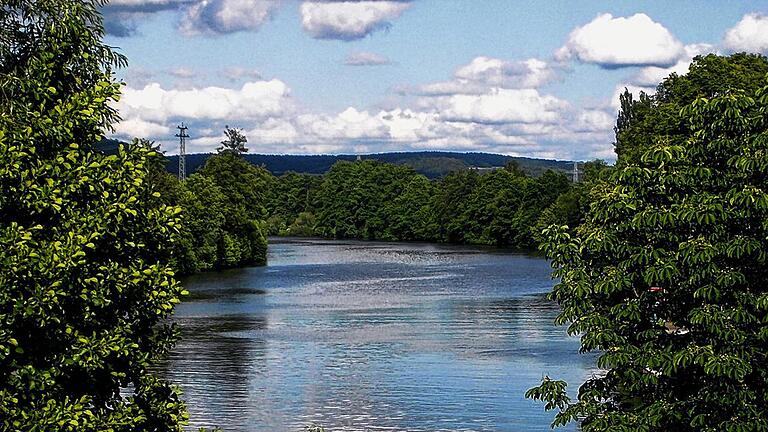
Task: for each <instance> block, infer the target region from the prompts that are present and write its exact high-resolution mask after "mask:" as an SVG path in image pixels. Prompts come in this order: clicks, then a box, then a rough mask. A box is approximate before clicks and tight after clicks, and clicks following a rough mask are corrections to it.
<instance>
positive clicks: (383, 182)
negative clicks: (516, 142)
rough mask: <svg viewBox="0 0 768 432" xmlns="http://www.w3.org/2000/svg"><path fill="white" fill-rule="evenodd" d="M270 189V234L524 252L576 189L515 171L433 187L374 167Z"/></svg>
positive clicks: (555, 178)
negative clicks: (542, 221)
mask: <svg viewBox="0 0 768 432" xmlns="http://www.w3.org/2000/svg"><path fill="white" fill-rule="evenodd" d="M272 185H273V186H272V189H271V192H270V199H269V203H270V204H269V205H268V209H267V212H268V213H269V217H268V226H269V232H270V233H272V234H281V235H297V229H299V228H298V227H301V228H300V232H301V235H307V234H311V233H314V234H315V235H319V236H322V237H329V238H356V239H365V240H387V241H435V242H452V243H473V244H489V245H507V246H515V247H521V248H527V247H532V246H533V245H534V238H533V231H532V229H531V228H532V227H533V226H535V225H536V223H537V221H538V219H539V218H540V217H541V216H542V214H543V213H544V210H545V209H547V208H548V207H550V206H551V205H552V204H553V203H554V202H555V200H556V199H557V197H558V196H559V195H560V194H562V193H565V192H567V191H568V190H570V188H571V184H570V181H569V179H568V178H567V177H566V176H565V175H563V174H561V173H555V172H554V171H546V172H544V174H543V175H541V176H540V177H530V176H528V175H526V174H525V173H524V172H523V171H521V170H520V169H518V168H517V167H516V166H515V165H514V164H512V165H509V166H508V168H506V169H499V170H492V171H489V172H486V173H482V174H481V173H479V172H478V171H475V170H463V171H458V172H456V173H452V174H450V175H448V176H446V177H445V178H444V179H442V180H429V179H428V178H426V177H425V176H423V175H420V174H417V173H416V172H415V171H414V170H413V169H412V168H409V167H406V166H402V165H393V164H387V163H381V162H377V161H373V160H365V161H359V162H346V161H342V162H338V163H336V164H335V165H334V166H333V167H332V168H331V170H330V171H328V172H327V173H326V174H325V175H323V176H313V175H307V174H295V173H290V174H285V175H283V176H281V177H278V178H276V179H275V181H274V182H273V183H272ZM299 215H301V220H300V221H299V220H298V218H299ZM294 221H296V223H294ZM310 221H313V222H314V226H308V225H307V224H308V223H309V222H310Z"/></svg>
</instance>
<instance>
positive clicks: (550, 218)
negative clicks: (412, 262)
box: [154, 128, 606, 273]
mask: <svg viewBox="0 0 768 432" xmlns="http://www.w3.org/2000/svg"><path fill="white" fill-rule="evenodd" d="M225 135H226V137H227V138H226V139H225V140H224V141H222V148H221V149H220V151H219V154H216V155H212V156H210V157H208V158H206V161H205V163H204V164H203V165H202V166H201V167H200V168H199V169H198V170H197V171H196V172H194V173H193V174H192V175H190V176H189V178H188V179H187V180H186V181H184V182H180V181H178V180H177V178H176V177H175V176H174V175H172V174H169V173H167V172H165V170H164V169H163V167H162V165H157V166H156V167H155V168H154V179H155V180H154V181H155V182H157V183H158V189H159V190H163V191H165V192H164V193H163V195H162V198H160V199H161V200H163V202H164V203H165V204H169V205H178V206H180V207H181V208H183V209H184V212H183V217H184V218H185V219H186V221H187V223H186V224H185V225H184V228H183V229H182V235H181V238H182V240H181V241H180V242H178V244H177V246H176V254H175V256H176V263H177V268H178V270H179V271H180V272H181V273H194V272H198V271H204V270H210V269H220V268H227V267H238V266H244V265H260V264H264V263H265V262H266V237H265V236H266V235H281V236H319V237H325V238H339V239H362V240H384V241H428V242H447V243H461V244H483V245H495V246H508V247H515V248H527V249H532V248H535V246H536V240H537V238H536V232H538V231H540V229H541V227H542V226H546V225H548V224H551V223H557V224H565V223H570V224H571V226H575V224H577V223H578V222H579V221H580V219H581V217H582V216H581V215H582V214H583V212H584V209H585V206H586V204H585V195H584V190H585V187H584V183H580V184H577V185H574V184H573V183H572V182H571V180H570V178H569V176H568V175H566V174H564V173H563V172H559V171H553V170H546V171H544V172H543V173H542V174H541V175H540V176H537V177H534V176H531V175H529V174H527V173H526V172H525V171H523V170H522V169H521V168H520V166H519V165H518V164H517V162H516V161H509V162H508V163H507V165H506V166H505V167H504V168H501V169H494V170H487V171H478V170H471V169H463V170H460V171H456V172H453V173H450V174H448V175H447V176H445V177H443V178H441V179H429V178H428V177H427V176H425V175H422V174H419V173H417V172H416V171H415V170H414V169H413V168H411V167H409V166H405V165H398V164H391V163H385V162H380V161H377V160H359V161H345V160H342V161H338V162H336V163H335V164H334V165H333V166H332V167H331V168H330V170H329V171H328V172H327V173H325V174H323V175H313V174H306V173H301V174H300V173H295V172H288V173H285V174H283V175H280V176H274V175H273V174H271V173H270V172H269V171H268V170H267V169H266V168H264V167H260V166H256V165H254V164H252V163H250V162H249V161H248V160H247V159H246V158H245V154H244V153H245V152H246V151H247V149H246V148H245V146H244V143H245V142H246V141H247V138H246V137H245V136H244V135H242V133H241V132H239V131H238V130H237V129H230V128H227V129H226V130H225ZM235 142H237V144H235ZM235 146H239V147H238V148H237V149H235V148H234V147H235ZM604 168H606V165H605V163H603V162H601V161H595V162H589V163H587V164H585V165H584V171H585V174H586V182H589V181H590V179H592V178H594V177H595V173H597V172H599V171H601V170H603V169H604Z"/></svg>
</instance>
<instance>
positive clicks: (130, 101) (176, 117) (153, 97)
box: [116, 80, 293, 139]
mask: <svg viewBox="0 0 768 432" xmlns="http://www.w3.org/2000/svg"><path fill="white" fill-rule="evenodd" d="M116 108H117V109H118V111H119V112H120V114H121V116H122V118H123V121H122V122H121V123H119V124H118V126H117V132H118V135H120V136H122V137H124V138H132V137H134V136H138V137H142V138H152V139H161V138H162V137H161V136H159V135H162V134H165V131H166V130H167V128H168V127H169V126H172V125H173V124H175V123H176V122H177V121H181V120H184V121H190V120H191V121H201V122H211V121H213V122H216V121H221V122H227V121H234V122H237V121H261V120H264V119H268V118H270V117H280V116H283V115H286V113H290V112H292V110H293V102H292V100H291V97H290V90H289V89H288V87H287V86H286V85H285V83H283V82H282V81H279V80H271V81H256V82H248V83H245V84H244V85H243V86H242V87H241V88H239V89H228V88H222V87H203V88H192V89H188V90H175V89H170V90H166V89H164V88H162V87H161V86H160V84H157V83H153V84H149V85H147V86H145V87H144V88H140V89H136V88H131V87H126V88H125V89H124V90H123V95H122V97H121V99H120V101H119V102H118V103H117V104H116ZM162 128H165V129H162Z"/></svg>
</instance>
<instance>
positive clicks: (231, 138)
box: [217, 126, 248, 156]
mask: <svg viewBox="0 0 768 432" xmlns="http://www.w3.org/2000/svg"><path fill="white" fill-rule="evenodd" d="M224 137H225V138H224V141H222V142H221V147H219V148H218V149H217V151H218V152H219V154H229V155H234V156H239V155H241V154H243V153H246V152H247V151H248V148H247V147H246V146H245V143H247V142H248V138H246V137H245V134H243V131H242V130H241V129H237V128H230V127H229V126H225V127H224Z"/></svg>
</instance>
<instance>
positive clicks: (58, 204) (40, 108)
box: [0, 0, 187, 432]
mask: <svg viewBox="0 0 768 432" xmlns="http://www.w3.org/2000/svg"><path fill="white" fill-rule="evenodd" d="M102 3H103V2H100V1H80V0H77V1H76V0H39V1H27V0H9V1H5V2H4V4H3V7H2V8H0V430H3V431H73V432H74V431H106V430H109V431H124V432H129V431H137V430H145V431H150V430H151V431H174V430H175V431H180V430H181V425H182V424H183V423H184V422H185V421H186V418H187V413H186V409H185V406H184V404H183V403H182V402H181V400H180V399H179V394H178V391H177V390H176V388H175V387H173V386H171V385H170V384H168V383H167V382H165V381H163V380H162V379H160V378H159V377H158V376H156V374H155V372H153V366H154V365H156V362H157V361H158V360H159V359H160V358H162V357H164V356H165V355H166V354H167V352H168V351H169V349H170V348H171V346H172V345H173V342H174V340H175V336H176V332H175V330H174V329H173V328H172V327H169V326H165V325H163V323H164V322H165V319H166V318H167V317H168V316H170V314H171V312H172V311H173V308H174V306H175V305H176V304H177V303H178V302H179V298H180V297H181V296H182V295H183V294H184V291H183V289H182V287H181V286H180V285H179V284H178V282H176V281H175V280H174V278H173V271H172V269H171V268H170V267H169V266H168V262H169V257H170V247H169V245H170V244H172V242H173V241H174V239H175V236H176V233H177V231H178V224H179V209H178V208H175V207H172V206H167V205H160V204H154V203H155V201H154V200H153V198H156V197H157V196H158V195H159V192H158V191H156V190H154V189H153V188H151V187H150V182H149V181H148V179H149V175H150V166H151V165H152V160H153V159H155V158H157V157H158V156H159V155H158V154H157V152H156V151H154V150H153V149H151V148H148V147H147V146H145V145H141V144H139V143H134V144H130V145H122V146H120V148H119V149H118V151H117V153H116V154H114V155H105V154H102V153H100V152H98V151H96V150H95V149H94V144H95V143H97V142H99V140H101V139H102V138H103V134H104V131H105V130H107V129H109V128H110V127H111V125H112V124H113V122H114V121H116V120H117V114H116V112H115V111H114V109H113V108H111V107H110V103H111V102H113V101H116V100H117V99H118V98H119V90H120V86H119V84H117V83H116V82H115V80H114V78H113V75H112V68H113V67H115V66H119V65H121V64H123V63H124V59H123V58H122V57H121V56H119V55H117V54H115V53H113V52H112V51H111V49H110V48H109V47H108V46H106V45H104V44H102V42H101V37H102V36H103V27H102V24H101V18H100V16H99V13H98V7H100V6H101V5H102Z"/></svg>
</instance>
